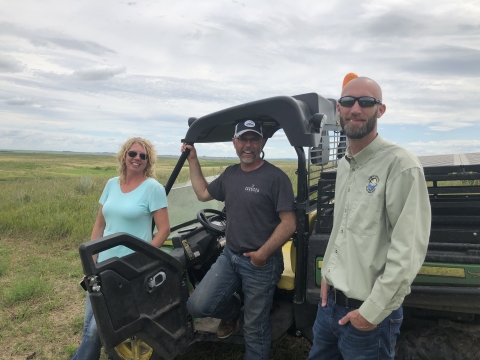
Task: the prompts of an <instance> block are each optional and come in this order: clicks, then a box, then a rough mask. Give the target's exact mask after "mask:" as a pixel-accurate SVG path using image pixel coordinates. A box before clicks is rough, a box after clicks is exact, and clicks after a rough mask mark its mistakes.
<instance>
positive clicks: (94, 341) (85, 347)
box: [72, 294, 102, 360]
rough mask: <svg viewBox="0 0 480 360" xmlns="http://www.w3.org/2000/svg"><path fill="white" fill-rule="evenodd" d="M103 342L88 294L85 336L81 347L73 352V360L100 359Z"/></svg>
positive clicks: (84, 323) (84, 322) (84, 321)
mask: <svg viewBox="0 0 480 360" xmlns="http://www.w3.org/2000/svg"><path fill="white" fill-rule="evenodd" d="M101 348H102V342H101V341H100V336H99V335H98V330H97V323H96V322H95V317H94V316H93V309H92V305H91V304H90V296H89V294H87V304H86V307H85V317H84V320H83V337H82V343H81V344H80V347H79V348H78V349H77V351H76V352H75V354H73V357H72V360H98V359H99V358H100V350H101Z"/></svg>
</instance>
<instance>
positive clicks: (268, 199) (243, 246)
mask: <svg viewBox="0 0 480 360" xmlns="http://www.w3.org/2000/svg"><path fill="white" fill-rule="evenodd" d="M207 190H208V193H209V194H210V195H211V196H212V197H213V198H214V199H216V200H219V201H225V206H226V209H227V228H226V239H227V246H228V247H229V248H230V249H231V250H232V251H234V252H238V253H242V252H248V251H254V250H258V249H259V248H260V247H262V246H263V244H264V243H265V242H266V241H267V240H268V239H269V238H270V236H271V235H272V233H273V231H274V230H275V228H276V227H277V226H278V224H280V218H279V216H278V212H279V211H287V210H294V201H295V199H294V195H293V189H292V183H291V182H290V179H289V178H288V176H287V175H286V174H285V173H284V172H283V171H282V170H280V169H279V168H277V167H276V166H274V165H272V164H270V163H269V162H267V161H265V162H264V163H263V165H262V166H260V167H259V168H258V169H255V170H253V171H249V172H245V171H243V170H242V168H241V167H240V164H237V165H232V166H229V167H228V168H227V169H226V170H225V171H224V172H223V173H222V174H221V175H220V176H219V177H218V178H217V179H215V180H214V181H212V182H211V183H210V184H209V185H208V188H207Z"/></svg>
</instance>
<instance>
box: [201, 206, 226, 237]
mask: <svg viewBox="0 0 480 360" xmlns="http://www.w3.org/2000/svg"><path fill="white" fill-rule="evenodd" d="M207 213H210V214H214V215H213V216H210V217H207ZM197 220H198V222H199V223H200V224H202V225H203V227H204V228H205V229H206V230H207V231H208V232H209V233H210V234H211V235H225V228H226V226H227V224H226V220H227V215H226V214H225V213H224V212H223V211H219V210H215V209H203V210H200V211H199V212H198V213H197Z"/></svg>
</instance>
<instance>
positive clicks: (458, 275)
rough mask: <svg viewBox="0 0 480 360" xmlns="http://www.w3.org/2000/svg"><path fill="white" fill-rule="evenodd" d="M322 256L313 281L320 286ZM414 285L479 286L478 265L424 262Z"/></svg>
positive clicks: (479, 266)
mask: <svg viewBox="0 0 480 360" xmlns="http://www.w3.org/2000/svg"><path fill="white" fill-rule="evenodd" d="M322 260H323V257H317V258H316V264H317V267H316V269H315V283H316V285H317V286H320V282H321V268H322ZM413 284H414V285H453V286H475V287H478V286H480V265H473V264H450V263H431V262H426V263H424V264H423V266H422V268H421V269H420V271H419V273H418V275H417V277H416V278H415V280H414V281H413Z"/></svg>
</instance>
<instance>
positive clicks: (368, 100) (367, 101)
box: [338, 96, 382, 108]
mask: <svg viewBox="0 0 480 360" xmlns="http://www.w3.org/2000/svg"><path fill="white" fill-rule="evenodd" d="M355 101H358V105H360V107H361V108H369V107H372V106H375V105H376V104H378V105H382V102H381V101H380V100H378V99H375V98H374V97H371V96H360V97H353V96H343V97H341V98H340V99H338V103H339V104H340V105H342V106H343V107H347V108H350V107H352V106H353V105H355Z"/></svg>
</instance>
